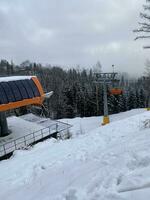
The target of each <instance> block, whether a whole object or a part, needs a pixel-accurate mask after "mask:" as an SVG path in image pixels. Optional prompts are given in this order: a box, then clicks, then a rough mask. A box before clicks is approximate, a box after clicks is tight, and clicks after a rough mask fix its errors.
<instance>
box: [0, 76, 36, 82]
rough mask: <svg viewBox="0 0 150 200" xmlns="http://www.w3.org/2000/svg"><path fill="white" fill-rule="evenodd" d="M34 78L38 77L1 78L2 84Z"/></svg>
mask: <svg viewBox="0 0 150 200" xmlns="http://www.w3.org/2000/svg"><path fill="white" fill-rule="evenodd" d="M32 77H36V76H8V77H0V82H9V81H18V80H25V79H31V78H32Z"/></svg>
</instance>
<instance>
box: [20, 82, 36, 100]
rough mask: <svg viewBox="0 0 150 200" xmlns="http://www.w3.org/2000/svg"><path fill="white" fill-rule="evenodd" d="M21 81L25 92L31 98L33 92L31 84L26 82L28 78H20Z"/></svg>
mask: <svg viewBox="0 0 150 200" xmlns="http://www.w3.org/2000/svg"><path fill="white" fill-rule="evenodd" d="M21 82H22V84H23V86H24V87H25V89H26V92H27V93H28V96H29V98H33V97H34V93H33V92H32V89H31V86H30V84H29V83H28V82H29V80H28V79H26V80H22V81H21Z"/></svg>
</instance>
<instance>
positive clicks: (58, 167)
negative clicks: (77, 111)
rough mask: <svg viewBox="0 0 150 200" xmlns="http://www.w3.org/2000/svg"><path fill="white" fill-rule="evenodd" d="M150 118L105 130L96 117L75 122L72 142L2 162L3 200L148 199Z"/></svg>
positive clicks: (134, 114) (139, 113)
mask: <svg viewBox="0 0 150 200" xmlns="http://www.w3.org/2000/svg"><path fill="white" fill-rule="evenodd" d="M130 115H131V117H129V116H130ZM149 118H150V112H145V111H144V110H136V111H131V112H127V113H121V114H120V115H118V114H117V115H114V116H112V119H113V121H114V122H112V123H111V124H109V125H107V126H104V127H98V126H99V118H96V117H95V118H83V119H79V118H76V119H73V120H72V123H74V124H75V126H74V128H72V131H73V132H74V138H73V139H70V140H66V141H56V140H48V141H46V142H43V143H41V144H37V145H36V146H35V147H34V148H32V149H30V150H28V151H16V153H15V156H14V157H13V158H11V159H10V160H6V161H2V162H0V171H1V172H2V173H0V188H1V192H0V199H6V200H20V199H23V200H34V199H36V200H41V199H42V200H43V199H44V200H101V199H102V200H124V199H128V200H129V199H136V200H137V199H140V196H141V197H143V195H145V196H144V198H141V199H144V200H145V199H149V198H147V197H148V195H149V194H150V178H149V177H150V172H149V171H150V129H142V128H141V127H142V121H143V120H145V119H149ZM121 119H122V120H121ZM91 121H92V123H91ZM68 122H69V123H70V122H71V120H68ZM80 123H81V124H80ZM81 125H82V127H81ZM93 125H94V126H95V127H96V126H97V128H96V129H94V128H93ZM79 129H82V130H84V132H82V135H79V136H78V137H75V134H79V132H78V131H79ZM83 133H85V134H83ZM8 185H9V187H8ZM145 190H146V192H145ZM146 195H147V196H146Z"/></svg>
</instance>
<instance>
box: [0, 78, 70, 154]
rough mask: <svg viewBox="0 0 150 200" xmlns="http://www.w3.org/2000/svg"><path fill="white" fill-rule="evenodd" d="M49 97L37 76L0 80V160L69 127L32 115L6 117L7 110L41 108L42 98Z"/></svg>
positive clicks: (55, 135)
mask: <svg viewBox="0 0 150 200" xmlns="http://www.w3.org/2000/svg"><path fill="white" fill-rule="evenodd" d="M52 94H53V92H49V93H45V92H44V90H43V87H42V85H41V83H40V82H39V80H38V78H37V77H36V76H12V77H1V78H0V157H4V156H6V155H8V154H10V153H12V152H13V151H14V150H16V149H19V148H26V146H28V145H31V144H34V143H37V142H39V141H42V140H44V139H46V138H48V137H51V136H53V137H57V134H58V133H60V132H62V131H64V130H67V129H68V128H69V125H68V124H65V123H62V122H58V121H54V120H51V119H49V118H43V117H40V116H36V115H34V114H32V113H29V114H26V115H23V116H20V117H16V116H11V117H8V118H6V111H10V110H13V109H17V108H21V107H24V106H29V105H31V106H32V105H38V106H42V105H43V102H44V100H45V98H50V96H51V95H52Z"/></svg>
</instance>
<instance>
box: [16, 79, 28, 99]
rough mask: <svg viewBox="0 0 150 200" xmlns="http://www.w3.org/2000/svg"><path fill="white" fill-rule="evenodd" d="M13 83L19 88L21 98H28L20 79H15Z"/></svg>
mask: <svg viewBox="0 0 150 200" xmlns="http://www.w3.org/2000/svg"><path fill="white" fill-rule="evenodd" d="M15 84H16V86H17V88H18V89H19V92H20V93H21V96H22V99H28V98H29V97H28V94H27V92H26V89H25V88H24V86H23V84H22V82H21V81H15Z"/></svg>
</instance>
